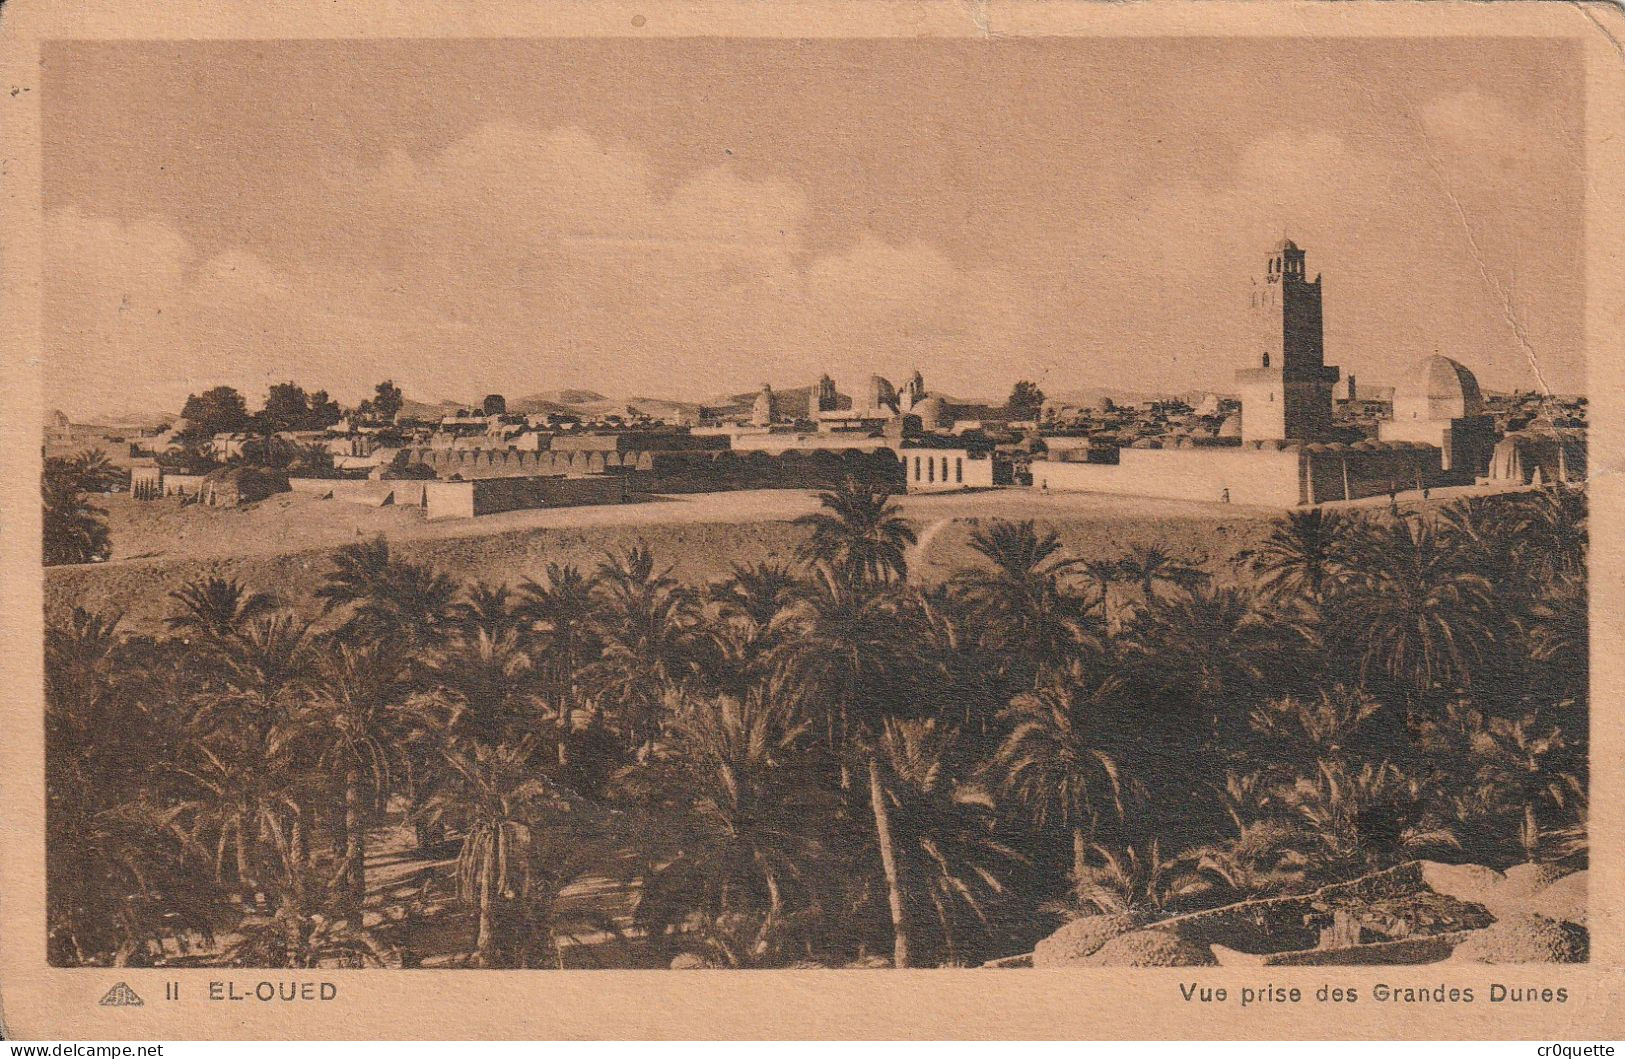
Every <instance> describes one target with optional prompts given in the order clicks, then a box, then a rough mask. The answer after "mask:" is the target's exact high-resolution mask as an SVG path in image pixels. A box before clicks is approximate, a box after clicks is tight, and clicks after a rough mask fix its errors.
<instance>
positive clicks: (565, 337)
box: [44, 41, 1584, 417]
mask: <svg viewBox="0 0 1625 1059" xmlns="http://www.w3.org/2000/svg"><path fill="white" fill-rule="evenodd" d="M1476 46H1478V47H1491V48H1492V49H1499V50H1503V51H1505V55H1504V56H1503V57H1502V58H1504V61H1499V60H1498V61H1497V62H1496V63H1493V64H1487V63H1472V64H1464V63H1453V62H1452V61H1451V56H1452V54H1453V48H1454V46H1453V45H1450V44H1448V43H1440V42H1431V43H1429V44H1428V45H1427V46H1425V47H1423V46H1420V45H1418V46H1410V45H1406V44H1405V43H1403V42H1391V41H1390V42H1350V41H1344V42H1340V43H1337V44H1336V45H1332V44H1320V45H1315V46H1313V47H1308V48H1306V47H1304V46H1302V45H1301V44H1289V43H1286V42H1279V41H1276V42H1270V41H1238V42H1229V43H1227V44H1225V45H1223V46H1222V47H1220V46H1218V45H1208V44H1203V43H1202V42H1191V41H1185V42H1178V43H1167V42H1164V43H1162V44H1158V43H1157V42H1142V43H1138V44H1136V45H1135V46H1134V47H1132V48H1117V47H1113V48H1110V49H1101V48H1096V47H1095V46H1094V45H1091V44H1090V43H1089V42H1080V41H1068V42H1037V41H1025V42H1010V43H1009V44H1008V46H1002V45H973V44H970V43H968V42H955V41H943V42H935V43H933V44H932V45H931V46H930V47H927V48H923V49H920V48H918V46H917V45H914V47H915V48H916V50H914V51H911V52H910V55H911V56H912V57H913V59H914V62H913V64H912V65H911V66H909V67H907V68H903V67H897V68H894V66H896V64H888V63H887V62H885V61H884V60H885V58H886V51H885V49H886V47H887V45H886V44H885V43H884V42H875V41H870V42H863V41H845V42H820V43H818V44H816V45H806V46H802V45H797V44H792V43H789V42H770V41H763V42H756V43H753V44H752V45H750V48H749V50H748V54H746V53H741V52H740V51H739V49H738V48H737V47H733V48H732V49H731V50H730V51H729V52H727V53H726V54H724V53H722V52H719V51H717V50H716V49H714V48H710V47H708V46H707V45H705V43H704V42H677V41H665V42H660V43H658V44H652V43H650V42H613V41H599V42H594V43H593V44H592V45H591V46H590V47H588V48H584V49H583V48H575V49H573V50H572V49H568V48H563V47H560V46H559V45H557V44H556V43H547V42H485V43H484V44H479V43H477V42H468V43H466V44H461V45H456V46H452V45H448V44H446V43H445V42H437V43H435V44H433V45H430V44H426V43H423V42H420V43H419V44H417V45H413V44H411V42H394V43H390V42H378V43H376V44H372V45H368V46H367V47H365V48H363V49H360V50H356V49H353V48H351V49H349V50H347V51H346V52H345V53H344V54H345V56H346V59H345V64H349V63H354V64H358V65H357V66H356V68H355V69H353V70H349V72H348V73H347V72H346V70H347V69H348V67H347V66H346V65H345V64H341V63H339V62H337V61H336V59H335V53H333V52H332V51H331V50H328V49H324V48H323V47H322V46H321V45H320V44H319V43H311V44H308V45H307V44H299V45H290V46H285V47H280V48H278V49H277V50H276V51H275V52H274V53H266V54H254V53H251V52H248V51H245V50H244V49H242V48H241V47H238V46H236V45H231V44H226V43H217V44H209V45H203V44H198V45H182V44H163V45H158V44H144V45H119V46H109V45H83V46H79V45H67V44H64V45H58V46H53V48H52V49H51V50H50V61H48V62H47V76H51V75H52V72H53V71H55V73H56V74H57V75H60V76H62V77H64V78H67V79H70V80H72V81H73V82H74V83H75V84H85V85H110V86H113V87H114V88H116V89H117V90H116V91H100V90H96V91H89V90H83V91H81V90H76V89H75V88H74V87H73V84H68V85H64V86H62V87H61V90H59V91H56V92H55V93H54V94H53V95H52V96H51V102H50V103H49V105H48V106H47V108H46V111H45V129H46V141H47V152H46V196H45V197H46V233H45V234H46V271H45V276H44V279H45V308H46V312H45V339H46V349H47V353H48V354H49V355H48V357H47V364H48V370H47V375H46V380H45V381H46V387H47V393H48V395H49V396H50V400H49V401H48V402H47V403H48V404H50V405H53V406H58V407H63V408H64V409H67V410H69V411H71V412H72V414H74V415H76V416H81V417H95V416H105V415H109V414H120V413H127V412H131V411H139V410H151V411H153V412H163V413H173V412H174V411H176V410H177V409H178V407H179V405H180V403H181V402H183V401H184V400H185V397H186V395H187V394H188V393H191V392H197V391H198V390H200V389H203V388H207V387H208V386H210V385H215V384H225V385H232V386H235V387H237V388H238V389H240V390H242V391H243V392H244V393H245V395H249V396H250V397H252V396H253V395H254V394H257V393H260V392H263V391H264V390H265V389H266V388H267V387H268V386H269V385H271V384H273V383H276V382H280V381H283V380H285V379H289V378H292V379H295V380H297V381H299V382H300V383H301V384H302V385H305V386H307V387H326V388H327V389H328V390H329V391H330V392H332V393H333V394H334V395H335V396H336V397H338V398H339V399H341V400H344V401H354V400H358V399H360V398H361V397H362V396H364V395H365V393H366V391H367V389H368V388H370V386H371V385H372V384H373V382H375V381H376V380H377V379H382V378H393V379H394V380H395V381H396V382H397V383H398V384H399V385H401V387H402V388H403V389H404V390H405V391H406V392H407V393H408V395H409V396H411V397H413V398H414V399H417V400H423V401H428V402H435V401H442V400H455V401H466V400H477V399H478V398H479V396H480V394H481V393H483V392H503V393H507V394H509V395H510V396H513V395H525V394H529V393H532V392H535V391H547V390H554V389H559V388H581V389H591V390H596V391H598V392H600V393H603V394H605V395H609V396H612V397H623V396H633V395H636V396H650V397H656V398H661V399H670V400H678V401H685V402H698V401H703V400H705V399H708V398H711V397H714V396H716V395H717V394H719V393H740V392H745V391H747V390H752V389H754V388H756V387H758V386H760V384H761V383H762V382H763V381H769V382H773V383H774V384H775V385H781V384H782V385H800V384H805V383H806V382H810V381H811V380H813V379H816V378H817V376H818V375H819V374H820V373H824V372H827V373H829V374H830V375H832V376H834V377H835V378H837V379H838V380H842V379H862V378H866V377H867V376H868V375H869V374H871V373H878V374H881V375H884V376H887V377H889V378H893V379H895V378H897V377H898V376H904V377H906V375H907V374H908V372H909V371H911V370H912V369H913V368H915V367H920V368H923V369H924V370H926V371H927V372H928V373H929V374H931V376H932V377H933V380H934V382H935V384H936V385H939V386H941V387H942V388H943V389H944V390H945V391H947V392H951V393H955V394H959V395H962V396H965V397H967V398H969V397H979V398H986V397H997V396H1000V395H1002V393H1004V392H1006V391H1007V389H1008V386H1009V385H1010V383H1012V382H1013V381H1014V380H1016V379H1031V380H1032V381H1034V382H1036V383H1038V385H1039V386H1041V387H1042V388H1043V389H1044V390H1045V391H1046V392H1049V393H1062V392H1072V391H1078V390H1087V389H1091V388H1107V387H1121V388H1124V389H1128V390H1132V391H1143V392H1153V393H1183V392H1189V391H1196V390H1213V391H1218V392H1223V391H1225V389H1226V386H1227V383H1228V380H1229V378H1230V375H1231V373H1232V372H1233V371H1234V369H1235V368H1236V367H1237V366H1238V365H1240V364H1242V363H1243V362H1245V361H1246V359H1247V356H1246V353H1245V349H1244V347H1243V346H1242V344H1241V338H1240V336H1241V333H1242V328H1243V326H1244V321H1243V317H1244V315H1245V314H1244V312H1243V310H1244V308H1245V305H1246V300H1247V291H1248V284H1249V283H1250V282H1251V281H1252V278H1253V277H1256V276H1257V275H1258V273H1259V271H1260V269H1261V268H1262V265H1263V261H1264V257H1265V253H1266V250H1267V248H1268V246H1269V245H1270V244H1271V243H1273V242H1275V241H1276V240H1278V239H1279V238H1280V237H1281V234H1282V232H1283V231H1285V232H1287V233H1289V234H1290V235H1291V237H1292V238H1294V239H1295V240H1297V241H1298V242H1300V243H1301V244H1302V245H1304V246H1305V247H1306V248H1308V250H1309V252H1310V262H1311V263H1310V267H1311V269H1312V270H1314V271H1316V272H1324V274H1325V275H1326V292H1327V293H1326V332H1327V355H1328V357H1330V358H1332V359H1334V360H1336V361H1337V362H1339V363H1341V364H1343V365H1344V368H1345V370H1346V371H1349V372H1351V373H1353V374H1355V375H1356V376H1359V377H1362V378H1365V379H1367V380H1369V381H1372V382H1374V383H1378V384H1382V385H1393V384H1395V383H1396V382H1397V381H1399V379H1400V378H1402V377H1403V376H1404V374H1405V373H1406V371H1407V370H1408V368H1407V366H1408V365H1409V364H1412V363H1415V362H1416V361H1417V360H1419V359H1420V358H1422V357H1425V356H1428V355H1431V354H1433V353H1440V354H1443V355H1446V356H1453V357H1456V358H1458V359H1461V360H1463V361H1469V362H1471V363H1473V364H1474V365H1475V368H1476V370H1478V371H1479V373H1480V376H1481V378H1482V380H1483V383H1484V385H1485V386H1486V387H1487V388H1490V389H1496V390H1502V391H1509V390H1514V389H1522V390H1541V389H1548V390H1550V391H1553V392H1558V393H1568V392H1576V391H1583V389H1584V382H1583V374H1584V373H1583V321H1582V311H1583V302H1582V298H1581V294H1580V291H1581V288H1582V284H1581V282H1580V281H1581V276H1580V257H1581V254H1580V250H1581V246H1582V239H1583V233H1582V231H1581V226H1580V220H1579V218H1580V213H1579V210H1580V203H1581V197H1582V189H1581V187H1580V183H1579V180H1578V178H1577V176H1576V174H1577V173H1579V172H1580V171H1581V167H1580V166H1579V164H1578V161H1577V160H1576V159H1571V158H1569V157H1568V156H1569V155H1572V154H1573V153H1575V152H1577V151H1578V150H1579V148H1578V147H1577V146H1576V145H1577V144H1578V143H1579V138H1578V137H1577V136H1576V135H1574V132H1575V130H1574V128H1572V127H1571V126H1572V124H1573V121H1574V120H1575V119H1574V114H1575V113H1577V110H1576V108H1573V107H1571V106H1569V102H1570V94H1571V93H1577V92H1578V91H1579V87H1578V86H1579V82H1578V80H1577V78H1576V77H1574V76H1573V75H1572V73H1571V72H1566V71H1565V68H1564V62H1565V59H1564V48H1563V46H1562V45H1561V44H1560V43H1559V42H1545V43H1542V44H1541V45H1539V46H1537V47H1531V48H1527V49H1522V50H1520V49H1517V48H1513V47H1511V46H1510V45H1506V46H1503V45H1501V44H1499V43H1497V44H1485V43H1484V42H1477V43H1476ZM989 47H992V48H993V49H994V52H988V51H987V50H985V49H987V48H989ZM1169 48H1177V49H1179V56H1178V57H1179V58H1180V59H1181V62H1180V63H1178V64H1176V68H1174V69H1170V70H1169V71H1168V72H1167V74H1166V76H1165V77H1162V78H1161V79H1160V80H1159V81H1157V82H1156V83H1152V84H1148V86H1147V89H1146V92H1145V93H1144V94H1143V96H1142V97H1141V98H1138V99H1135V100H1132V101H1126V102H1119V101H1115V100H1111V99H1110V92H1111V91H1112V86H1113V84H1114V83H1115V80H1116V79H1121V78H1125V77H1134V78H1141V79H1142V80H1143V78H1144V77H1146V76H1149V75H1150V73H1151V72H1152V71H1154V70H1157V69H1160V68H1161V66H1162V65H1163V64H1164V62H1165V61H1166V60H1169V59H1170V58H1171V57H1172V53H1171V52H1169V51H1167V49H1169ZM471 49H472V52H473V53H478V54H479V55H480V56H483V57H484V58H486V59H488V60H489V61H488V62H485V63H481V64H480V65H479V67H478V68H480V69H481V71H482V72H481V74H480V76H479V78H478V79H472V78H471V77H470V75H469V73H468V70H469V69H470V68H471V67H470V65H469V63H470V61H471V54H472V53H471ZM481 49H484V50H483V51H482V50H481ZM1001 49H1002V50H1001ZM1159 49H1160V50H1159ZM441 52H445V54H440V53H441ZM995 53H996V54H995ZM437 55H438V56H439V57H438V58H437ZM741 62H748V63H749V64H750V66H751V68H752V69H755V70H757V71H759V73H760V76H762V77H768V76H772V77H774V78H780V79H788V81H789V83H790V84H791V86H792V87H794V86H795V85H797V84H799V85H801V86H802V87H803V88H804V89H805V90H806V91H805V93H803V94H805V95H807V96H808V97H809V98H826V99H827V98H828V93H829V92H830V91H834V90H835V87H836V86H838V85H839V84H840V83H841V82H843V81H851V82H853V83H851V84H850V85H849V86H848V87H847V88H846V89H845V90H844V92H843V94H842V100H843V104H844V105H843V107H842V108H836V109H839V111H840V112H839V113H823V112H820V113H812V112H811V110H810V109H809V108H807V107H805V106H802V105H799V104H797V103H796V102H795V98H796V97H797V93H795V92H783V93H778V92H775V93H772V98H771V99H764V98H759V97H760V96H761V95H762V94H761V93H754V92H752V91H751V90H750V88H749V85H750V84H751V83H754V82H752V81H751V80H750V79H744V80H740V79H738V78H733V79H730V78H729V77H728V76H727V75H728V74H729V72H730V70H732V66H731V65H730V64H738V63H741ZM165 63H167V64H178V65H179V66H181V67H184V68H185V69H186V70H187V71H188V72H189V75H190V76H189V78H185V79H165V78H154V77H152V76H151V74H152V71H153V70H154V69H155V68H156V65H158V64H165ZM605 64H608V69H610V70H611V71H612V72H613V73H614V75H615V76H616V77H617V78H619V79H620V80H621V81H622V82H624V84H625V85H626V86H627V88H628V91H627V92H626V93H623V94H621V95H618V96H617V95H616V94H614V93H608V92H606V91H601V90H599V89H600V88H601V87H602V86H600V85H599V82H598V79H600V78H601V77H603V76H607V75H606V74H604V73H602V72H595V70H596V69H597V68H598V67H603V66H605ZM443 65H444V66H445V67H447V68H455V69H456V70H457V71H459V72H458V74H457V79H456V80H454V82H453V87H454V89H456V90H454V91H449V92H443V93H430V92H428V91H426V89H425V85H427V84H429V83H433V82H434V81H435V76H436V74H437V73H438V72H445V71H443V70H442V66H443ZM1379 66H1381V67H1383V68H1385V69H1391V70H1396V71H1399V73H1398V75H1396V76H1391V77H1387V76H1385V77H1383V78H1380V79H1374V78H1373V75H1372V71H1373V70H1375V69H1377V68H1378V67H1379ZM1491 66H1494V67H1495V68H1496V69H1497V70H1498V71H1500V72H1501V73H1500V76H1501V78H1502V80H1501V81H1499V82H1497V83H1492V82H1491V81H1490V80H1489V79H1488V78H1487V77H1484V76H1482V75H1481V74H1478V73H1475V71H1482V70H1486V69H1489V68H1491ZM990 70H993V71H996V74H997V75H996V76H994V75H993V74H991V73H990ZM858 71H861V74H862V75H861V76H857V72H858ZM1407 71H1409V72H1410V73H1411V74H1413V75H1414V76H1411V77H1407V76H1404V74H1405V72H1407ZM543 75H546V76H543ZM448 76H449V74H448ZM962 81H964V82H967V83H972V82H974V83H975V84H977V85H979V86H983V87H984V88H985V89H987V90H986V91H984V92H983V93H982V95H983V96H984V97H991V98H979V99H977V100H976V101H975V102H974V103H965V102H964V99H965V98H966V94H965V93H964V92H963V91H961V90H960V88H961V87H962V86H961V85H960V82H962ZM183 83H184V84H187V85H190V86H192V88H191V89H190V90H189V91H188V92H187V93H185V94H182V95H177V94H175V93H176V86H177V85H179V84H183ZM1408 83H1414V84H1417V85H1423V84H1425V85H1426V86H1427V89H1426V90H1425V91H1424V90H1422V89H1414V90H1413V89H1411V88H1408V87H1407V84H1408ZM379 86H394V87H395V88H396V89H397V90H398V91H396V92H395V93H386V92H383V91H381V90H380V87H379ZM1288 86H1290V88H1288ZM1537 87H1538V88H1539V89H1540V91H1534V89H1535V88H1537ZM317 97H323V98H325V99H327V100H329V103H328V104H324V106H323V107H321V108H320V109H319V110H318V109H317V108H316V107H315V104H314V103H313V102H309V101H310V100H314V99H315V98H317ZM946 99H954V100H958V101H959V102H957V103H956V104H955V105H954V106H952V107H950V106H947V105H945V104H944V103H943V102H942V101H943V100H946ZM301 100H305V102H301ZM1108 102H1110V105H1108ZM1208 106H1211V107H1222V108H1223V109H1224V111H1225V112H1226V113H1227V114H1230V115H1231V116H1232V117H1233V118H1234V120H1230V121H1227V122H1225V123H1223V127H1222V128H1219V129H1216V130H1213V131H1211V132H1208V131H1204V129H1203V121H1202V119H1201V113H1202V112H1203V108H1204V107H1208ZM245 111H246V112H247V116H246V117H244V116H243V115H244V114H245ZM1058 116H1060V117H1059V118H1058ZM1146 128H1154V129H1155V130H1156V134H1155V135H1144V134H1142V133H1143V130H1144V129H1146ZM1509 128H1511V129H1515V130H1516V133H1515V134H1508V133H1506V132H1505V130H1506V129H1509ZM138 132H139V134H138ZM1018 144H1021V145H1022V147H1021V149H1020V150H1017V149H1016V145H1018ZM1571 162H1572V163H1573V164H1570V163H1571ZM1212 216H1224V217H1226V218H1227V223H1226V224H1225V225H1224V227H1223V229H1222V231H1223V235H1222V236H1216V235H1212V234H1207V233H1206V232H1205V231H1204V234H1203V235H1202V236H1200V237H1198V236H1195V235H1194V234H1193V232H1194V230H1195V225H1196V224H1197V222H1199V221H1200V220H1202V219H1205V218H1209V217H1212ZM130 363H140V364H142V365H143V367H144V368H145V369H146V371H145V372H144V373H141V374H138V375H136V376H135V377H131V375H130V374H129V373H128V372H127V371H122V370H117V368H116V366H117V365H127V364H130ZM768 363H771V369H772V370H771V371H767V370H764V369H765V368H766V367H767V365H768ZM473 380H479V381H478V383H475V382H473Z"/></svg>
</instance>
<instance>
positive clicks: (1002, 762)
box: [992, 669, 1123, 884]
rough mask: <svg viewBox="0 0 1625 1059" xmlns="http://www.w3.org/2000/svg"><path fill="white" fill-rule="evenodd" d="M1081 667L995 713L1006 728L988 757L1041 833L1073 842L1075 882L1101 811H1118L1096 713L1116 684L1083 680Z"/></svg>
mask: <svg viewBox="0 0 1625 1059" xmlns="http://www.w3.org/2000/svg"><path fill="white" fill-rule="evenodd" d="M1085 680H1086V677H1085V676H1084V674H1083V673H1082V671H1081V669H1075V670H1073V671H1072V672H1070V673H1065V674H1052V675H1051V676H1050V678H1049V679H1047V680H1046V681H1044V682H1043V683H1041V684H1040V685H1039V687H1038V688H1036V689H1035V690H1033V691H1030V692H1027V693H1025V694H1022V695H1019V696H1017V697H1016V698H1015V699H1013V700H1011V703H1010V706H1009V707H1008V708H1007V709H1006V710H1005V711H1004V713H1003V714H1002V715H1001V716H1002V718H1003V719H1004V720H1005V721H1006V722H1007V723H1008V724H1009V726H1010V728H1009V733H1008V734H1007V735H1006V736H1005V738H1004V742H1003V743H1002V744H1000V746H999V749H998V751H997V753H996V754H995V755H994V758H993V761H992V766H993V768H992V771H993V774H994V775H995V776H997V777H998V780H999V782H1000V785H1001V788H1002V790H1003V791H1004V792H1005V793H1006V794H1008V795H1009V796H1010V797H1011V798H1013V799H1014V800H1015V801H1016V802H1018V803H1019V804H1020V805H1021V806H1022V807H1023V809H1025V810H1026V812H1027V813H1028V814H1029V815H1028V817H1027V819H1028V820H1029V821H1030V823H1031V825H1032V826H1033V827H1034V828H1035V829H1037V830H1039V831H1041V832H1047V831H1050V830H1051V829H1058V830H1064V831H1065V832H1067V833H1068V834H1069V835H1070V837H1071V841H1072V877H1073V882H1074V884H1077V883H1078V882H1079V881H1081V880H1082V879H1083V877H1084V873H1085V871H1086V869H1087V868H1088V854H1089V849H1090V847H1091V846H1092V845H1093V844H1094V842H1095V835H1096V831H1097V830H1098V828H1099V825H1100V818H1101V814H1102V812H1104V811H1110V812H1112V813H1114V814H1115V815H1116V816H1117V817H1118V818H1119V819H1120V818H1121V817H1122V815H1123V790H1122V783H1121V781H1120V779H1119V776H1118V770H1117V761H1116V759H1115V758H1113V757H1112V755H1111V754H1109V753H1107V751H1106V750H1105V749H1103V747H1102V743H1103V741H1104V740H1103V739H1102V737H1101V734H1100V732H1099V727H1100V726H1099V724H1098V718H1099V716H1100V715H1101V714H1103V713H1104V712H1106V711H1108V710H1111V709H1113V708H1114V707H1116V706H1117V705H1118V704H1119V702H1120V698H1119V697H1120V695H1121V693H1122V690H1123V689H1122V685H1121V684H1120V683H1119V682H1118V681H1116V680H1115V679H1112V678H1107V679H1105V680H1102V681H1099V682H1096V683H1095V684H1094V685H1093V686H1092V687H1090V686H1089V685H1088V684H1086V683H1085Z"/></svg>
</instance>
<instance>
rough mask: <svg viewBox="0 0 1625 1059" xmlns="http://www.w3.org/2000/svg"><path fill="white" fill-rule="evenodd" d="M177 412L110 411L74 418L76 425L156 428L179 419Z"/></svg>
mask: <svg viewBox="0 0 1625 1059" xmlns="http://www.w3.org/2000/svg"><path fill="white" fill-rule="evenodd" d="M179 418H180V415H179V413H175V412H138V411H126V412H109V413H106V414H103V415H99V416H92V417H91V418H89V419H85V420H78V419H75V420H73V423H74V425H75V426H87V427H139V428H140V429H142V430H156V429H158V428H159V427H167V426H168V425H169V424H171V423H173V422H174V421H175V420H177V419H179Z"/></svg>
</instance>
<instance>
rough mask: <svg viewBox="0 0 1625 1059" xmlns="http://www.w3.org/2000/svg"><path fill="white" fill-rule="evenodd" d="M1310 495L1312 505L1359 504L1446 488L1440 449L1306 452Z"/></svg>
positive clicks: (1447, 477)
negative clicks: (1372, 498)
mask: <svg viewBox="0 0 1625 1059" xmlns="http://www.w3.org/2000/svg"><path fill="white" fill-rule="evenodd" d="M1304 455H1305V459H1306V460H1307V461H1308V465H1309V493H1308V496H1307V497H1306V499H1307V501H1308V502H1310V503H1314V504H1319V503H1323V502H1325V501H1327V500H1358V499H1360V498H1361V497H1367V496H1386V495H1388V494H1389V493H1391V492H1392V493H1403V492H1407V491H1410V490H1414V489H1426V488H1430V487H1433V486H1438V485H1443V484H1446V483H1447V481H1449V480H1450V477H1449V476H1447V475H1446V474H1445V473H1444V472H1443V471H1442V470H1441V468H1440V460H1441V456H1442V454H1441V452H1440V450H1439V449H1436V448H1432V447H1426V448H1414V449H1412V448H1406V449H1376V450H1372V451H1364V450H1358V449H1357V450H1354V451H1351V452H1308V453H1305V454H1304Z"/></svg>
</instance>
